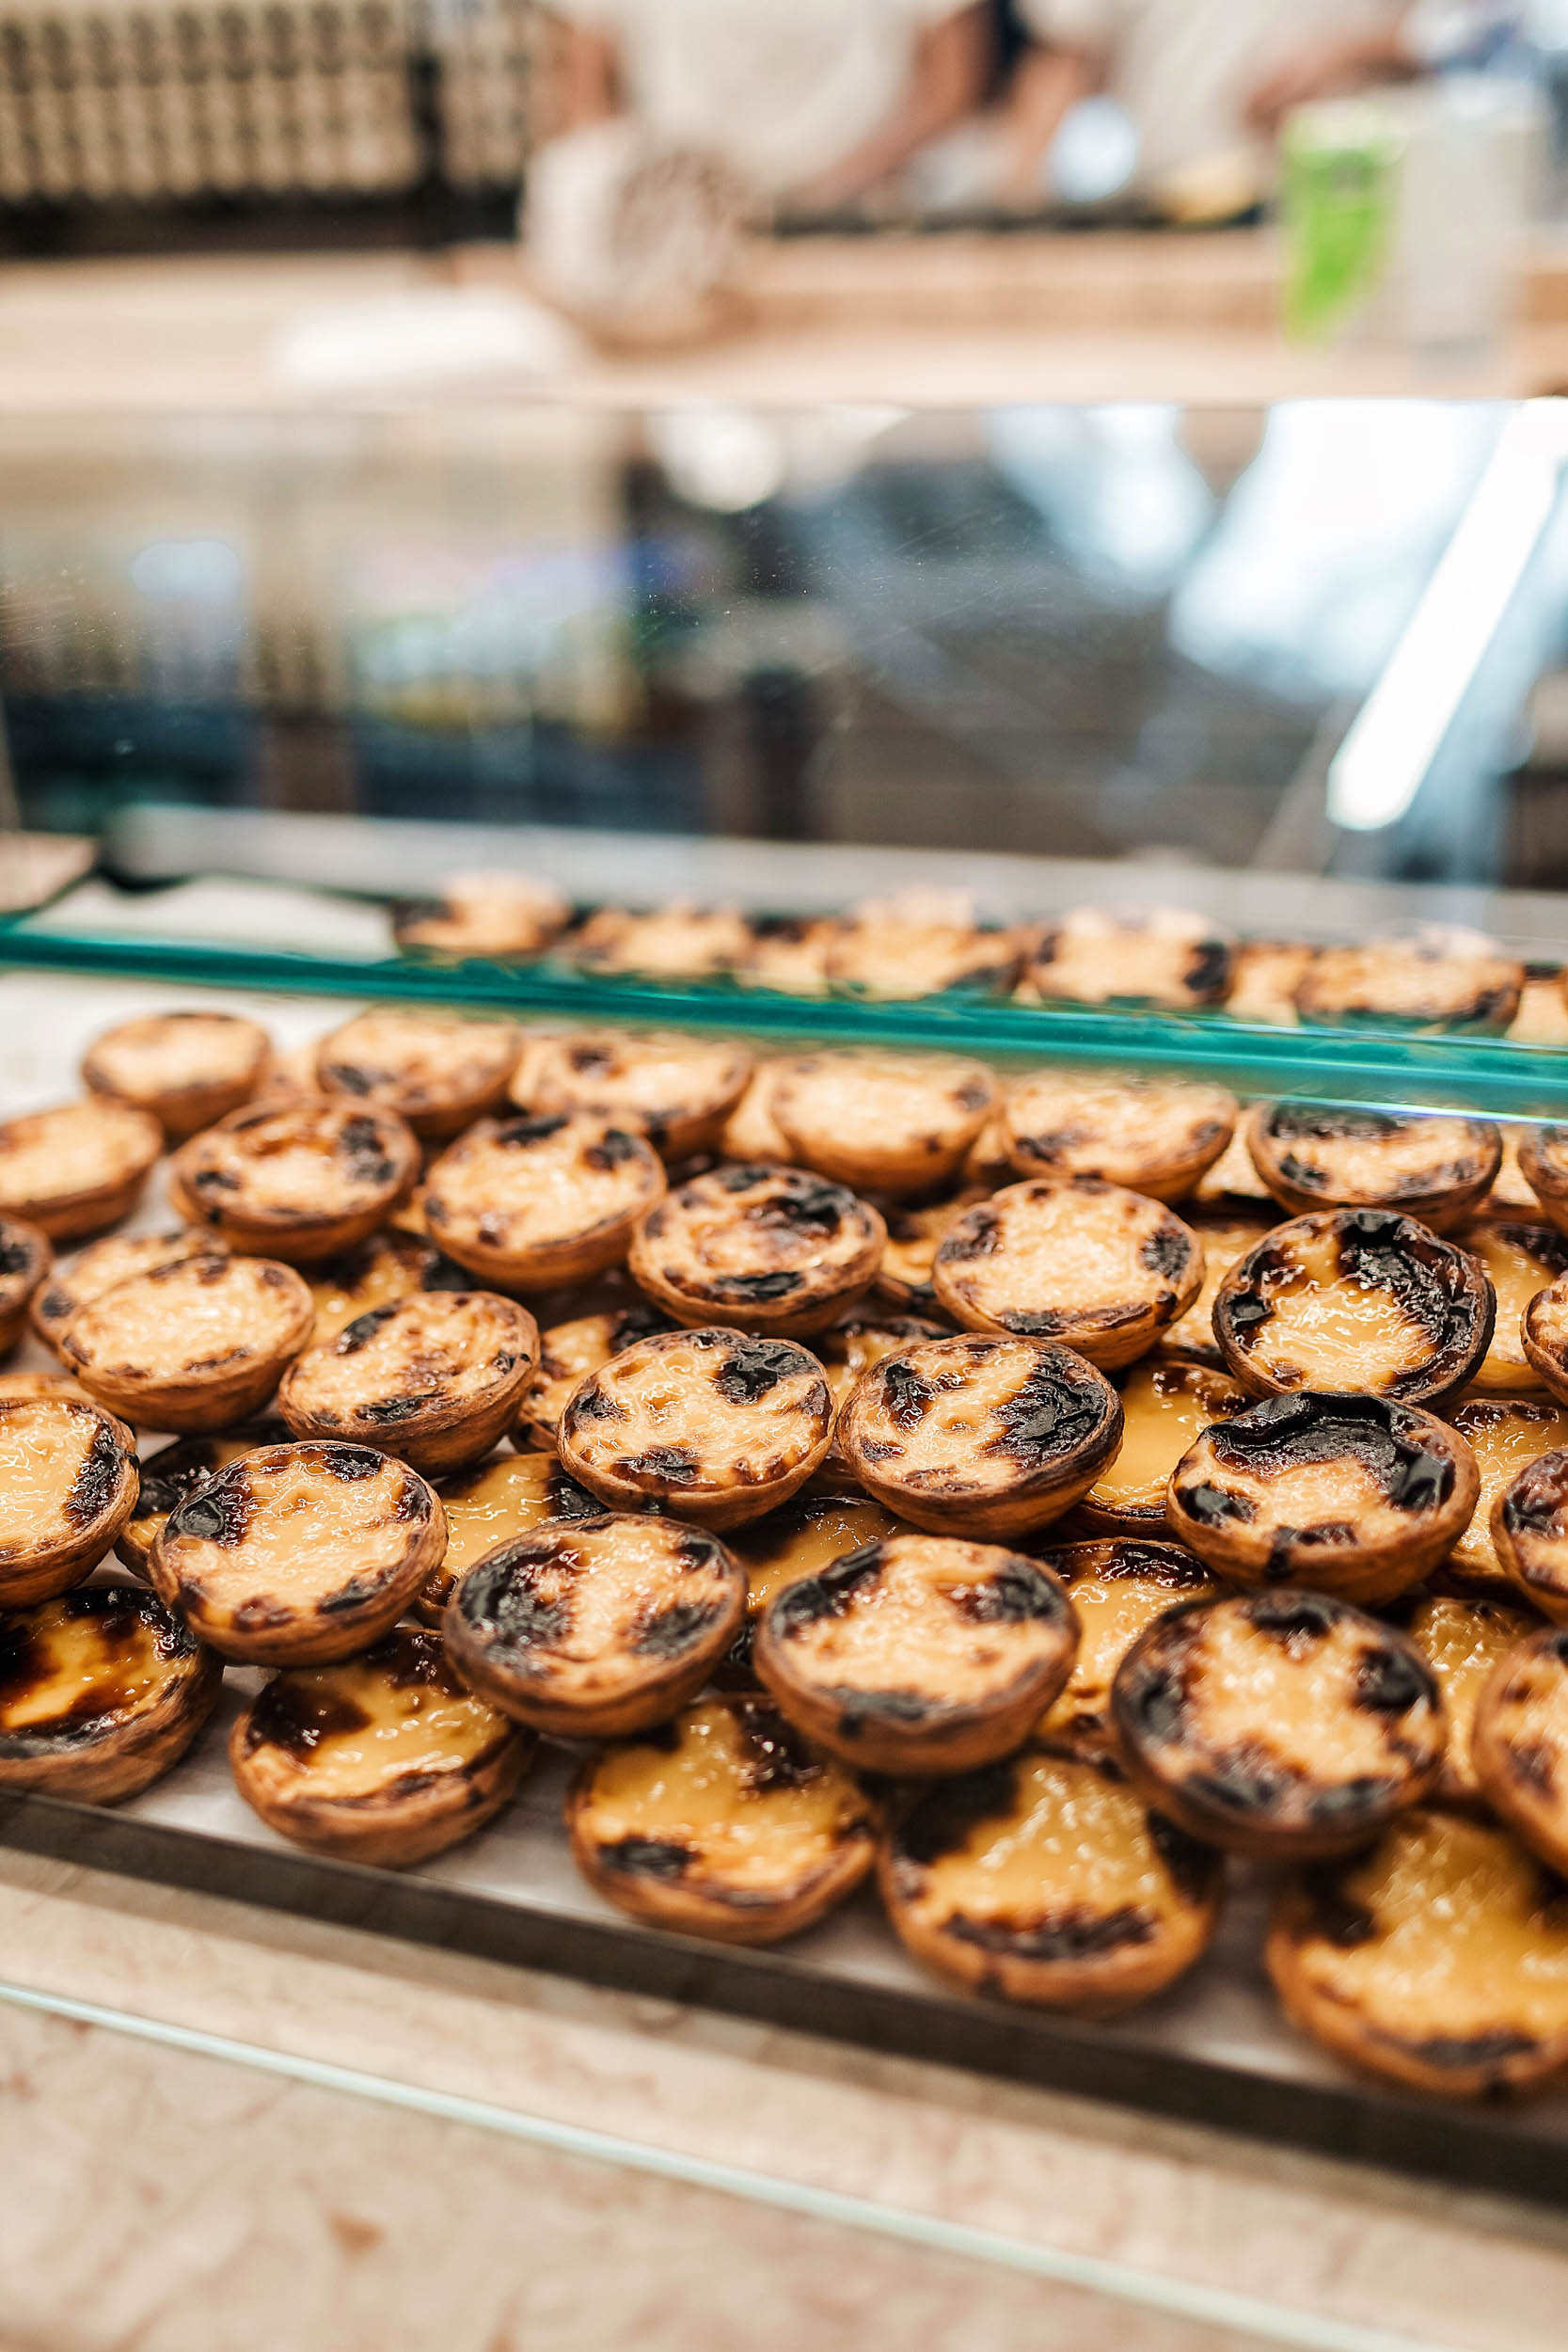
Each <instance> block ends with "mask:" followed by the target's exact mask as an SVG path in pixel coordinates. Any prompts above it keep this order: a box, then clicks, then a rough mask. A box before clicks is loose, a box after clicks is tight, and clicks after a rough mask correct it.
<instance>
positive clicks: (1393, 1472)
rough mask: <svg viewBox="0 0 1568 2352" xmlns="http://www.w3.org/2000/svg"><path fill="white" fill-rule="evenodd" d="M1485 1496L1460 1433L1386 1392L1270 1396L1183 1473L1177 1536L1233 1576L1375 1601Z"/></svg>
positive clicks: (1408, 1578) (1447, 1539) (1424, 1568)
mask: <svg viewBox="0 0 1568 2352" xmlns="http://www.w3.org/2000/svg"><path fill="white" fill-rule="evenodd" d="M1480 1493H1481V1476H1480V1472H1479V1471H1478V1470H1477V1468H1476V1459H1475V1456H1474V1454H1472V1453H1471V1452H1470V1449H1469V1447H1468V1446H1467V1445H1466V1444H1465V1439H1464V1438H1462V1437H1461V1436H1460V1435H1459V1433H1458V1431H1457V1430H1455V1429H1452V1428H1450V1427H1449V1424H1448V1423H1447V1422H1442V1421H1439V1420H1438V1419H1437V1417H1436V1415H1435V1414H1433V1413H1423V1412H1420V1411H1418V1409H1417V1407H1416V1406H1411V1405H1394V1404H1391V1403H1390V1402H1389V1401H1388V1399H1387V1398H1386V1397H1381V1396H1319V1395H1316V1394H1314V1393H1313V1392H1312V1391H1310V1390H1301V1391H1297V1392H1296V1394H1295V1395H1293V1396H1271V1397H1268V1398H1266V1399H1265V1400H1264V1402H1263V1403H1262V1404H1260V1405H1254V1406H1251V1407H1250V1409H1249V1410H1247V1411H1246V1412H1243V1413H1239V1414H1236V1415H1234V1416H1233V1417H1232V1418H1231V1419H1230V1420H1228V1421H1225V1422H1217V1423H1216V1424H1215V1425H1214V1426H1213V1427H1212V1428H1209V1429H1206V1430H1205V1431H1204V1432H1203V1434H1202V1436H1201V1437H1199V1438H1196V1440H1195V1441H1194V1443H1193V1444H1192V1445H1191V1446H1190V1447H1189V1448H1188V1449H1187V1451H1186V1452H1185V1453H1184V1454H1182V1456H1181V1458H1180V1461H1179V1462H1178V1463H1177V1464H1176V1466H1175V1469H1174V1470H1172V1472H1171V1478H1170V1486H1169V1489H1168V1498H1167V1503H1166V1515H1167V1518H1168V1519H1169V1522H1170V1528H1171V1532H1172V1534H1174V1535H1176V1536H1177V1537H1178V1538H1179V1540H1180V1542H1182V1543H1184V1544H1185V1545H1186V1546H1187V1547H1188V1549H1189V1550H1192V1551H1196V1553H1197V1555H1198V1557H1199V1558H1200V1559H1202V1560H1205V1561H1207V1562H1208V1564H1209V1565H1210V1567H1212V1569H1213V1570H1214V1573H1215V1574H1216V1575H1217V1576H1223V1577H1224V1578H1225V1579H1226V1580H1227V1582H1229V1583H1231V1584H1247V1585H1252V1584H1310V1585H1312V1586H1313V1587H1314V1588H1315V1589H1316V1590H1318V1591H1319V1592H1325V1593H1337V1594H1338V1595H1340V1596H1341V1597H1343V1598H1345V1599H1347V1600H1355V1601H1362V1602H1365V1603H1367V1604H1369V1605H1373V1604H1376V1603H1380V1602H1383V1601H1387V1600H1393V1599H1394V1598H1396V1597H1397V1596H1398V1595H1399V1594H1401V1593H1406V1592H1408V1591H1409V1590H1410V1588H1411V1586H1412V1585H1414V1584H1418V1583H1419V1582H1420V1581H1421V1579H1422V1578H1423V1577H1424V1576H1425V1575H1426V1574H1427V1572H1428V1570H1429V1569H1431V1568H1434V1567H1435V1566H1436V1565H1437V1564H1438V1562H1439V1561H1440V1560H1443V1559H1445V1558H1446V1557H1447V1555H1448V1553H1449V1550H1450V1549H1451V1548H1452V1546H1453V1545H1454V1544H1455V1543H1456V1542H1457V1541H1458V1539H1459V1537H1460V1536H1461V1535H1462V1534H1464V1532H1465V1529H1466V1528H1467V1527H1468V1526H1469V1524H1470V1519H1471V1516H1472V1514H1473V1513H1474V1511H1475V1507H1476V1502H1477V1500H1478V1498H1479V1496H1480Z"/></svg>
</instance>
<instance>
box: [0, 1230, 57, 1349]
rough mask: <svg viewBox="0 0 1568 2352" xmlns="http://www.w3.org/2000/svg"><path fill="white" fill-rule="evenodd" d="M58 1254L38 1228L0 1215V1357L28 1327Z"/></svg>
mask: <svg viewBox="0 0 1568 2352" xmlns="http://www.w3.org/2000/svg"><path fill="white" fill-rule="evenodd" d="M54 1263H55V1253H54V1251H53V1250H52V1249H51V1248H50V1247H49V1244H48V1241H47V1240H46V1238H45V1237H44V1235H43V1234H42V1233H40V1231H39V1229H38V1227H37V1226H36V1225H24V1223H23V1222H22V1219H21V1218H20V1217H16V1216H0V1355H5V1354H7V1353H8V1351H9V1350H10V1349H11V1348H13V1347H14V1346H15V1345H16V1343H17V1342H18V1340H20V1339H21V1338H22V1337H23V1335H24V1332H25V1331H26V1328H27V1310H28V1308H29V1307H30V1306H31V1304H32V1302H33V1300H34V1298H35V1297H36V1296H37V1295H38V1293H39V1290H40V1287H41V1286H42V1284H43V1283H44V1282H45V1281H46V1280H47V1279H48V1275H49V1269H50V1267H51V1266H52V1265H53V1264H54Z"/></svg>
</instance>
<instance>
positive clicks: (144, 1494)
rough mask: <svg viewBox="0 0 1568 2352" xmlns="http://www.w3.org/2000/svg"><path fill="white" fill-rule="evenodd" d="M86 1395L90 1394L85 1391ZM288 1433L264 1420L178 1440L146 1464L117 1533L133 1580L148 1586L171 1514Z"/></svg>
mask: <svg viewBox="0 0 1568 2352" xmlns="http://www.w3.org/2000/svg"><path fill="white" fill-rule="evenodd" d="M82 1394H83V1395H84V1396H85V1395H86V1394H87V1391H86V1390H85V1389H84V1390H83V1391H82ZM288 1434H289V1433H288V1431H287V1429H286V1428H285V1427H284V1425H283V1423H282V1422H280V1421H273V1420H262V1421H253V1422H246V1423H245V1426H244V1427H243V1428H241V1429H230V1430H224V1431H221V1432H220V1433H219V1434H218V1435H216V1436H214V1437H206V1438H176V1439H175V1441H174V1443H173V1444H172V1445H165V1446H160V1447H159V1448H158V1451H157V1453H156V1454H149V1455H148V1456H147V1458H146V1460H145V1461H144V1462H143V1463H142V1466H141V1488H140V1491H139V1492H138V1494H137V1496H136V1506H135V1510H134V1511H133V1512H132V1514H131V1516H130V1518H128V1519H127V1520H126V1522H125V1525H124V1526H123V1527H122V1528H121V1529H120V1531H119V1540H118V1542H117V1543H116V1545H115V1557H116V1559H117V1560H119V1561H120V1562H121V1563H122V1564H123V1565H125V1566H126V1567H128V1568H129V1569H130V1570H131V1572H132V1574H133V1575H134V1576H139V1577H141V1578H142V1579H143V1580H144V1581H150V1580H151V1575H152V1547H153V1545H154V1544H155V1543H156V1542H157V1540H158V1537H159V1536H160V1535H161V1534H162V1533H163V1530H164V1523H165V1521H166V1519H167V1518H168V1515H169V1513H170V1512H171V1511H173V1510H175V1509H176V1508H177V1507H178V1506H179V1504H181V1503H182V1502H184V1500H185V1498H186V1496H187V1495H194V1494H195V1493H197V1492H198V1489H199V1488H201V1487H202V1486H206V1485H208V1483H209V1482H210V1481H211V1480H212V1479H213V1478H214V1476H215V1475H216V1473H217V1472H218V1471H219V1470H227V1469H228V1467H229V1465H230V1462H237V1461H238V1460H239V1459H240V1456H241V1455H242V1454H254V1453H255V1452H256V1450H257V1448H258V1446H263V1445H277V1444H278V1443H280V1442H281V1440H282V1439H284V1438H287V1436H288ZM134 1442H135V1440H134V1439H133V1440H132V1443H133V1444H134Z"/></svg>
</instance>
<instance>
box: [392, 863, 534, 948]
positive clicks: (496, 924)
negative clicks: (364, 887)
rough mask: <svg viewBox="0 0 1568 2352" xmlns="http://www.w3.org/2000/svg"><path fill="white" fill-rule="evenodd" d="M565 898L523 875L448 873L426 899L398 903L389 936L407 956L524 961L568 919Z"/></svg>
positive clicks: (393, 914) (408, 899)
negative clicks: (418, 954)
mask: <svg viewBox="0 0 1568 2352" xmlns="http://www.w3.org/2000/svg"><path fill="white" fill-rule="evenodd" d="M571 914H572V908H571V902H570V900H569V899H567V898H563V897H562V893H561V892H560V891H559V890H557V889H556V888H555V886H554V885H553V883H550V882H536V881H534V880H533V878H532V877H531V876H530V875H527V874H449V875H448V876H447V878H446V880H445V881H444V882H442V883H441V885H440V887H439V889H438V890H436V892H435V893H434V894H433V895H432V896H430V897H429V898H404V899H401V900H400V901H399V902H398V904H397V906H396V907H395V908H394V909H393V912H392V936H393V938H394V939H395V940H396V942H397V944H398V946H400V947H401V948H402V949H403V951H404V954H405V955H407V954H411V953H415V954H417V953H423V954H426V955H430V956H442V957H451V958H454V959H457V960H463V959H466V958H468V957H473V958H483V959H484V960H486V961H500V962H510V961H530V960H531V959H532V958H533V957H534V956H541V955H543V954H544V952H545V950H546V947H548V946H549V945H550V943H551V941H552V940H554V939H557V938H559V937H560V935H561V933H562V931H563V930H565V928H566V926H567V924H568V922H569V921H570V920H571Z"/></svg>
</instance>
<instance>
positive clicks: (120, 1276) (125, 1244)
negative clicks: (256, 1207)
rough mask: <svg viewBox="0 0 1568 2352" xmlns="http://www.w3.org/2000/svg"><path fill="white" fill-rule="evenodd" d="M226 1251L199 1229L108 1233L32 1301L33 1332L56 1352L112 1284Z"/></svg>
mask: <svg viewBox="0 0 1568 2352" xmlns="http://www.w3.org/2000/svg"><path fill="white" fill-rule="evenodd" d="M228 1247H229V1244H228V1243H227V1242H226V1241H225V1240H224V1239H223V1238H222V1236H221V1234H218V1233H204V1232H202V1230H201V1228H200V1226H199V1225H181V1226H176V1228H175V1229H174V1231H173V1232H164V1233H110V1234H108V1235H107V1236H106V1237H105V1239H103V1241H95V1242H90V1243H89V1244H88V1245H87V1248H86V1249H79V1250H78V1251H77V1253H76V1255H75V1256H74V1257H73V1258H72V1259H71V1263H70V1264H69V1265H63V1266H61V1265H57V1266H55V1269H54V1271H53V1273H52V1274H51V1275H50V1278H49V1279H48V1281H47V1282H46V1283H45V1284H44V1285H43V1287H42V1289H41V1290H40V1291H39V1292H38V1294H37V1295H36V1296H35V1297H34V1300H33V1306H32V1325H33V1328H34V1330H35V1331H36V1332H37V1333H38V1335H39V1338H40V1340H42V1342H43V1343H44V1344H45V1346H46V1347H53V1348H55V1349H56V1350H57V1349H58V1347H59V1344H60V1342H61V1340H62V1339H63V1338H64V1337H65V1334H66V1330H67V1328H68V1327H69V1325H70V1323H71V1317H72V1315H74V1314H75V1313H76V1312H77V1311H78V1309H79V1308H82V1307H85V1306H87V1303H88V1301H89V1300H90V1299H94V1298H101V1297H102V1296H103V1293H104V1292H105V1291H107V1290H113V1289H114V1287H115V1285H116V1283H117V1282H125V1281H128V1280H129V1279H130V1278H131V1276H132V1275H133V1274H148V1273H150V1271H151V1269H152V1268H153V1267H154V1266H155V1265H172V1264H173V1263H174V1261H175V1259H176V1258H215V1257H221V1256H222V1254H223V1253H224V1251H225V1250H226V1249H227V1248H228Z"/></svg>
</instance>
